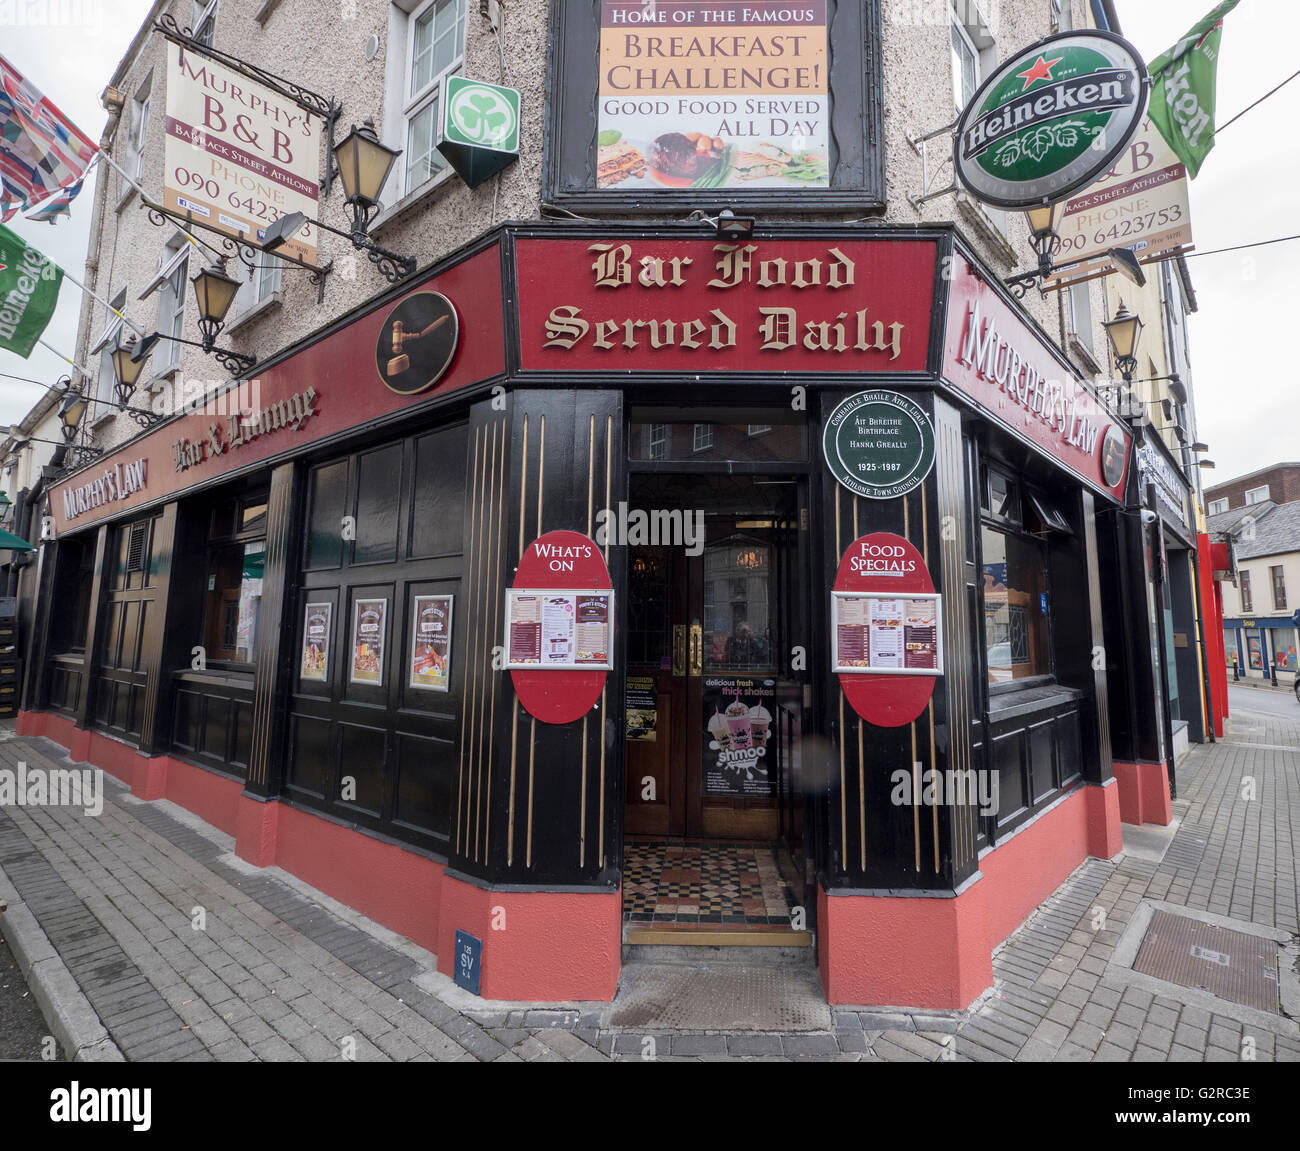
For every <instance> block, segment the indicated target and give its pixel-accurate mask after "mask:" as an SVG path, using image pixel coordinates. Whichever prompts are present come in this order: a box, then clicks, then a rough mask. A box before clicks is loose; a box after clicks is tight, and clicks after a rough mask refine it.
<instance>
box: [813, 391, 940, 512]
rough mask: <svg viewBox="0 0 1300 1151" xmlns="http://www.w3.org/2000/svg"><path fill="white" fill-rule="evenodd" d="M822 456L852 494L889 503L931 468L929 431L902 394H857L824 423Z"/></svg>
mask: <svg viewBox="0 0 1300 1151" xmlns="http://www.w3.org/2000/svg"><path fill="white" fill-rule="evenodd" d="M822 454H823V455H824V456H825V457H826V466H827V467H829V468H830V469H831V473H832V474H833V475H834V476H835V478H836V479H837V480H839V481H840V483H842V484H843V485H844V486H845V487H846V488H848V489H849V491H851V492H852V493H853V494H854V495H858V496H865V497H866V498H867V499H869V500H892V499H894V498H895V497H897V496H905V495H907V493H908V492H910V491H911V490H912V489H913V488H916V487H919V486H920V485H921V483H922V482H923V481H924V480H925V477H926V476H928V475H929V474H930V469H931V468H932V467H934V428H933V427H932V426H931V424H930V420H929V417H928V416H927V415H926V414H925V412H923V411H922V410H921V409H920V408H919V407H917V405H916V404H915V403H913V402H912V401H911V400H910V399H908V397H907V396H905V395H902V394H901V393H900V392H889V391H883V390H877V391H870V392H858V394H857V395H855V396H850V397H849V398H848V399H847V400H844V401H843V402H842V403H841V404H839V405H838V406H837V407H836V409H835V410H834V411H833V412H832V413H831V417H830V419H829V420H827V421H826V430H825V431H824V432H823V433H822Z"/></svg>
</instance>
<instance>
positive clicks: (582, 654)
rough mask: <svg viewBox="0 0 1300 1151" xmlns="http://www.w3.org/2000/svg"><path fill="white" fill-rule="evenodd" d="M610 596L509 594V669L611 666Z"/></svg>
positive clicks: (527, 591)
mask: <svg viewBox="0 0 1300 1151" xmlns="http://www.w3.org/2000/svg"><path fill="white" fill-rule="evenodd" d="M613 604H614V593H613V592H612V591H594V592H588V591H566V590H561V589H556V590H552V589H547V590H538V589H529V588H511V589H510V591H509V595H508V598H507V600H506V640H507V643H508V647H507V648H506V667H508V668H538V667H544V668H557V669H566V668H567V669H569V670H573V669H605V670H609V669H610V668H611V667H612V666H613V663H612V654H613V653H612V651H611V643H610V640H611V636H612V628H611V620H612V618H613Z"/></svg>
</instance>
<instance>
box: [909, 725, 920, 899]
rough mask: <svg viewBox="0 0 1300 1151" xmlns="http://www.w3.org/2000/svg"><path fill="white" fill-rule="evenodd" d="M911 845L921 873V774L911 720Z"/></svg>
mask: <svg viewBox="0 0 1300 1151" xmlns="http://www.w3.org/2000/svg"><path fill="white" fill-rule="evenodd" d="M911 728H912V844H913V848H914V850H915V853H916V871H917V873H918V874H919V873H920V871H921V805H920V803H919V802H917V801H918V799H919V797H920V795H921V774H920V772H918V771H917V769H916V720H912V723H911Z"/></svg>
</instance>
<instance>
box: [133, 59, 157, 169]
mask: <svg viewBox="0 0 1300 1151" xmlns="http://www.w3.org/2000/svg"><path fill="white" fill-rule="evenodd" d="M152 96H153V72H152V71H151V72H150V73H149V75H148V76H146V77H145V78H144V82H143V83H142V84H141V85H140V86H139V87H138V88H137V89H136V90H135V96H134V97H133V98H132V100H131V137H130V140H129V146H130V149H131V155H132V157H133V158H134V160H135V164H134V168H135V182H136V183H137V184H138V183H140V181H141V180H142V179H143V178H144V150H145V145H146V143H147V142H148V135H149V101H150V99H151V98H152Z"/></svg>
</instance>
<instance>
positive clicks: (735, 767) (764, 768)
mask: <svg viewBox="0 0 1300 1151" xmlns="http://www.w3.org/2000/svg"><path fill="white" fill-rule="evenodd" d="M775 700H776V685H775V683H774V682H773V681H772V680H761V679H717V678H713V677H706V678H705V680H704V717H705V728H706V730H705V733H704V756H703V770H702V772H701V775H702V780H703V782H702V790H703V794H705V795H730V796H763V797H768V796H771V795H773V794H774V789H773V785H774V783H775V777H776V769H775V767H774V760H775V754H774V751H773V747H772V744H771V742H770V741H771V736H772V712H771V708H772V707H773V706H774V704H775ZM769 752H773V754H769Z"/></svg>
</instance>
